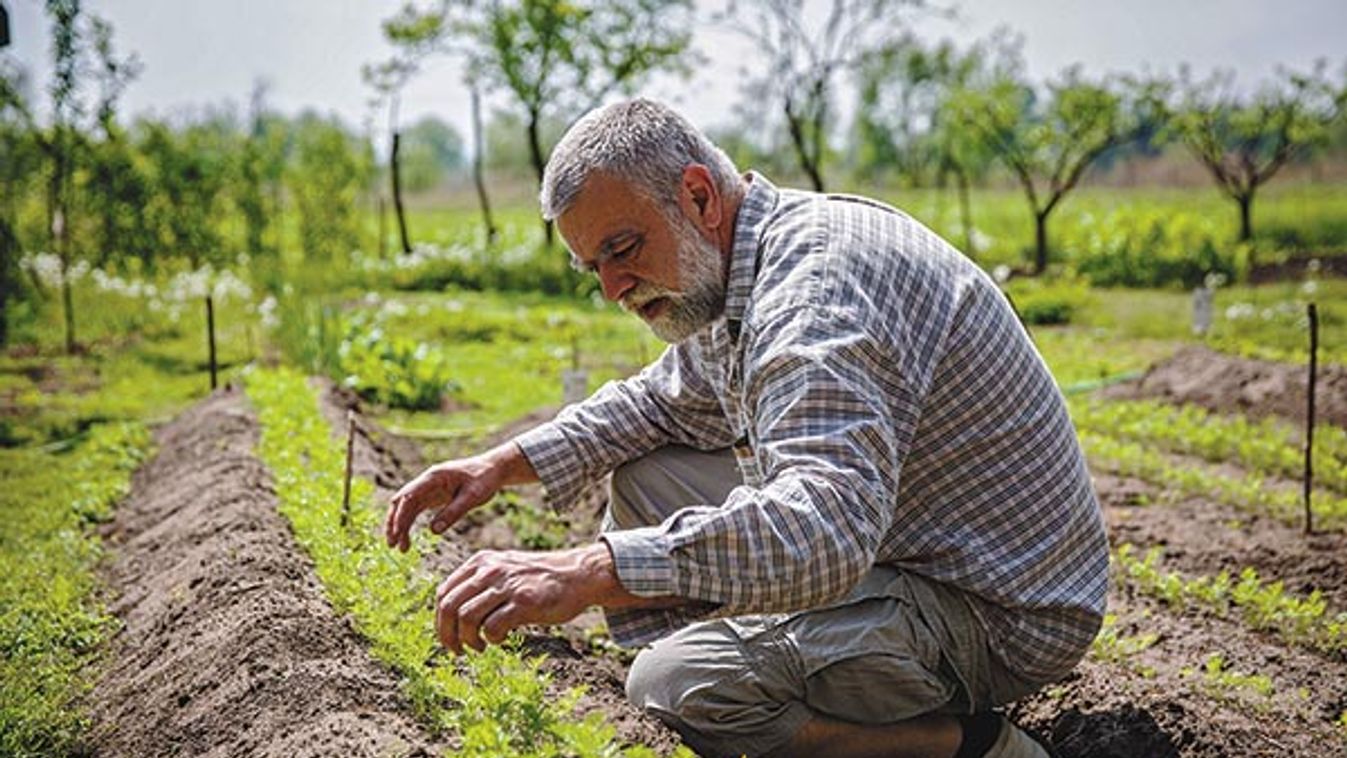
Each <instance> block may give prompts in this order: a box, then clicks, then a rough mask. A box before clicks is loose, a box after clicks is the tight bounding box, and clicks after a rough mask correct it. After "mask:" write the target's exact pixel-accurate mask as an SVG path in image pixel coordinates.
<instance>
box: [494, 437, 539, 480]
mask: <svg viewBox="0 0 1347 758" xmlns="http://www.w3.org/2000/svg"><path fill="white" fill-rule="evenodd" d="M481 457H482V458H483V459H484V460H485V461H487V462H488V463H489V464H490V466H491V467H492V469H493V470H494V471H495V473H496V477H497V483H498V485H499V486H501V487H509V486H512V485H516V484H535V483H537V482H538V472H537V471H535V470H534V468H533V464H532V463H529V459H528V456H526V455H524V451H523V450H521V449H520V447H519V444H518V443H517V442H515V441H514V440H507V441H506V442H503V443H501V444H500V445H497V446H496V447H493V448H491V449H490V450H488V451H486V452H485V453H482V454H481Z"/></svg>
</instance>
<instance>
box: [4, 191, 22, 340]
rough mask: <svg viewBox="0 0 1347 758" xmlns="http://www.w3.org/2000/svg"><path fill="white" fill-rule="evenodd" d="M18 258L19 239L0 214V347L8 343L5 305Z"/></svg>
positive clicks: (12, 282)
mask: <svg viewBox="0 0 1347 758" xmlns="http://www.w3.org/2000/svg"><path fill="white" fill-rule="evenodd" d="M18 258H19V240H18V237H17V236H16V235H15V234H14V227H13V225H12V224H10V222H9V218H8V217H7V216H4V215H0V348H2V347H5V346H6V345H8V344H9V319H8V318H7V317H6V315H5V314H6V313H7V311H6V310H5V309H6V307H7V306H8V305H9V297H10V293H11V292H13V291H14V290H15V285H17V284H18V282H16V281H15V278H14V277H13V276H12V273H13V271H14V266H15V264H16V262H17V261H18Z"/></svg>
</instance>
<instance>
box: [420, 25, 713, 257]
mask: <svg viewBox="0 0 1347 758" xmlns="http://www.w3.org/2000/svg"><path fill="white" fill-rule="evenodd" d="M690 11H691V0H607V1H601V0H481V1H480V2H472V1H470V0H457V1H455V0H443V1H442V2H441V3H440V5H439V6H438V8H436V9H432V10H430V11H426V12H424V13H421V14H420V15H419V16H406V18H408V19H411V18H415V17H419V18H427V17H434V18H436V19H438V21H436V22H425V24H426V26H427V27H431V26H434V27H435V28H437V29H438V33H439V35H440V37H441V42H442V44H444V45H446V46H448V45H457V46H458V49H460V50H461V51H462V52H463V53H464V54H465V55H466V57H467V62H468V71H469V74H468V75H469V77H470V79H471V80H472V81H474V82H479V83H481V85H482V86H483V87H484V88H486V89H487V90H488V91H499V92H502V93H505V94H506V96H507V98H508V100H509V101H510V102H511V104H512V106H513V107H514V108H515V109H516V111H517V112H518V113H519V114H520V115H521V117H522V120H523V122H524V125H525V132H526V136H527V140H528V143H527V144H528V147H529V159H530V163H531V165H532V167H533V171H534V175H535V176H536V177H537V179H538V181H539V183H541V182H542V176H543V169H544V167H545V166H546V165H547V156H548V152H549V150H550V148H548V147H547V146H545V145H544V141H543V134H542V127H543V124H544V123H546V121H547V120H548V119H549V118H555V119H558V120H562V121H566V120H569V118H570V116H571V115H572V114H575V113H577V112H582V111H586V110H589V109H590V108H593V107H594V106H596V105H598V104H599V103H601V102H602V101H603V99H604V98H605V97H607V96H608V95H610V94H612V93H613V92H619V91H622V92H631V91H633V90H634V89H635V87H637V86H638V85H639V84H640V83H641V82H642V81H643V80H644V79H645V78H646V76H648V75H649V74H650V73H651V72H652V71H655V70H657V69H661V68H670V69H674V70H683V68H684V66H685V62H686V55H687V50H688V44H689V42H690V41H691V33H690V31H688V30H689V29H690V28H691V22H690V19H689V12H690ZM412 13H413V14H414V13H416V12H415V11H414V10H413V11H412ZM543 232H544V236H545V238H546V240H547V243H548V244H549V245H550V244H551V243H552V225H551V224H550V223H546V222H544V224H543Z"/></svg>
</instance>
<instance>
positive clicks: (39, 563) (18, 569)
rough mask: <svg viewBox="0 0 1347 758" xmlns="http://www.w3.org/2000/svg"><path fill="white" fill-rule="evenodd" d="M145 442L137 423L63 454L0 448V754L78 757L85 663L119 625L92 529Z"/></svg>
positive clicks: (101, 433)
mask: <svg viewBox="0 0 1347 758" xmlns="http://www.w3.org/2000/svg"><path fill="white" fill-rule="evenodd" d="M149 445H150V441H149V435H148V433H147V432H146V430H145V428H144V427H143V426H140V425H137V424H108V425H102V426H97V427H94V428H93V429H91V430H90V432H89V434H88V436H87V439H85V440H84V441H82V442H80V443H79V444H78V445H76V446H75V447H74V448H73V449H70V450H67V451H65V452H60V453H46V452H42V451H39V450H35V449H15V450H0V481H3V482H4V487H3V488H0V565H3V566H4V571H3V572H0V755H6V756H48V755H67V754H75V753H78V752H80V748H79V743H80V737H81V732H82V730H83V729H84V727H85V721H86V719H85V717H84V715H83V714H82V712H81V711H80V709H79V708H78V707H76V706H77V702H78V700H79V699H80V698H81V697H82V696H83V695H84V694H85V693H86V692H88V689H89V686H90V682H89V676H90V674H89V672H88V669H87V668H86V667H87V666H88V665H89V663H90V662H91V661H92V660H93V659H94V657H95V655H96V651H97V647H98V644H99V642H100V641H101V640H102V639H104V638H105V637H106V636H107V634H108V633H109V632H110V630H111V629H112V628H114V625H115V623H116V622H115V621H114V620H113V619H112V618H111V617H109V616H107V615H106V613H105V612H104V610H103V608H102V607H101V605H100V604H99V602H98V600H97V597H96V594H97V593H96V583H95V579H94V575H93V571H94V567H95V564H96V563H97V561H98V559H99V556H100V555H101V550H100V548H99V543H98V539H97V537H96V536H95V535H94V534H93V533H92V529H91V525H92V524H94V523H96V522H99V521H105V520H107V519H109V518H110V517H111V512H112V507H113V505H114V503H115V502H116V501H117V500H119V499H120V498H121V497H123V496H124V495H125V494H126V492H127V491H128V489H129V487H130V478H131V473H132V471H134V470H135V468H136V466H137V465H139V463H140V461H141V460H142V459H144V457H145V456H146V455H147V454H148V450H149Z"/></svg>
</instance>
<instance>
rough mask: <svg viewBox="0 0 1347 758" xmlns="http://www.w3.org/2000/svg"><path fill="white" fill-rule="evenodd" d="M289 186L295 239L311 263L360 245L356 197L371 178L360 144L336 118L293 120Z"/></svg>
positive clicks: (365, 154) (366, 159) (367, 160)
mask: <svg viewBox="0 0 1347 758" xmlns="http://www.w3.org/2000/svg"><path fill="white" fill-rule="evenodd" d="M294 130H295V159H294V161H293V163H292V164H291V166H290V172H289V177H288V178H289V187H290V194H291V196H292V197H294V200H295V207H296V208H297V209H298V211H299V237H300V244H301V246H302V247H303V249H304V254H305V256H306V257H307V258H308V259H309V260H313V261H333V260H335V259H336V257H337V256H338V255H346V254H348V253H350V252H351V251H352V250H354V249H356V248H357V247H358V246H359V244H360V230H359V222H358V219H357V216H356V212H355V206H356V198H357V197H358V196H359V194H360V190H361V188H362V187H364V186H366V182H367V181H368V179H369V176H370V173H371V166H370V160H369V156H368V154H367V153H366V152H365V151H364V150H363V148H362V145H361V142H360V141H359V140H357V139H355V138H354V137H353V136H352V135H350V134H348V133H347V132H346V130H345V129H343V128H342V126H341V123H340V122H338V121H336V120H335V119H322V118H319V117H317V116H315V115H313V114H305V115H302V116H300V118H299V119H297V120H296V122H295V125H294Z"/></svg>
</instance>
